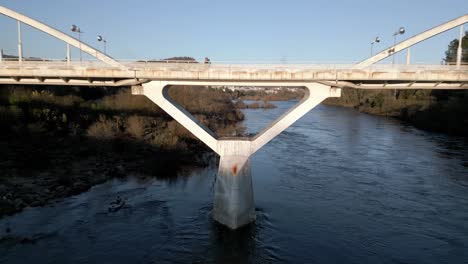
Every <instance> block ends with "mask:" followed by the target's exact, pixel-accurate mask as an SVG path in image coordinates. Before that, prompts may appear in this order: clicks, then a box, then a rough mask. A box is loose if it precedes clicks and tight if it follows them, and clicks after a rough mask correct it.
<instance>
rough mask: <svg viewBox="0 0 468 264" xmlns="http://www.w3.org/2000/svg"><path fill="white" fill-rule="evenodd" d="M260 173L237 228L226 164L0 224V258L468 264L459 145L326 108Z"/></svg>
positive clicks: (250, 120)
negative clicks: (216, 207)
mask: <svg viewBox="0 0 468 264" xmlns="http://www.w3.org/2000/svg"><path fill="white" fill-rule="evenodd" d="M275 104H276V105H277V106H278V108H276V109H268V110H262V109H257V110H252V109H249V110H245V114H246V121H245V126H246V127H247V130H248V131H249V132H252V133H253V132H257V131H259V130H260V129H261V128H263V127H264V126H266V124H268V123H269V122H270V121H271V120H273V119H274V118H275V117H277V116H279V115H280V114H281V113H283V112H284V111H285V110H286V109H288V108H290V107H291V106H292V105H293V104H294V102H291V101H290V102H275ZM251 166H252V177H253V184H254V191H255V193H254V195H255V203H256V208H257V221H256V222H255V223H254V224H251V225H249V226H247V227H244V228H242V229H240V230H237V231H230V230H228V229H226V228H224V227H222V226H220V225H219V224H217V223H215V222H214V221H213V220H212V219H211V215H210V211H211V208H212V205H213V203H212V196H213V186H214V180H215V175H216V169H217V168H216V166H215V165H213V166H210V167H208V168H206V169H200V170H196V171H193V172H191V173H190V174H189V175H179V177H176V178H174V180H171V181H167V180H157V179H155V178H153V177H149V178H142V177H132V176H131V175H130V177H128V178H127V179H124V180H112V181H109V182H107V183H105V184H102V185H98V186H95V187H93V188H92V189H91V190H90V191H88V192H86V193H83V194H81V195H77V196H74V197H70V198H67V199H64V200H60V201H57V202H55V203H53V204H51V205H49V206H46V207H43V208H28V209H26V210H24V211H23V212H21V213H19V214H16V215H14V216H11V217H4V218H3V219H0V263H468V143H467V141H466V140H464V139H462V138H456V137H449V136H445V135H440V134H434V133H429V132H423V131H420V130H418V129H415V128H412V127H411V126H406V125H404V124H401V123H400V122H398V121H395V120H392V119H387V118H383V117H375V116H370V115H366V114H361V113H358V112H356V111H355V110H352V109H346V108H340V107H332V106H325V105H320V106H319V107H317V108H316V109H314V110H312V111H311V112H310V113H309V114H307V115H306V116H305V117H303V118H302V119H301V120H299V121H298V122H297V123H296V124H295V125H293V126H292V127H290V128H289V129H287V130H286V131H285V132H284V133H282V134H281V135H280V136H279V137H277V138H276V139H274V140H273V141H272V142H270V143H269V144H267V145H266V146H265V147H264V148H263V149H261V150H260V151H259V152H258V153H256V154H255V155H254V156H253V157H252V162H251ZM117 195H120V196H122V197H123V198H124V199H125V200H126V201H127V205H126V206H125V207H124V208H123V209H121V210H120V211H118V212H115V213H109V212H108V211H107V208H108V205H109V202H111V201H112V200H113V199H115V197H116V196H117ZM7 227H9V228H11V231H10V232H9V233H7V232H6V228H7ZM1 237H3V238H1Z"/></svg>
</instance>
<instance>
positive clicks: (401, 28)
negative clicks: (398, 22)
mask: <svg viewBox="0 0 468 264" xmlns="http://www.w3.org/2000/svg"><path fill="white" fill-rule="evenodd" d="M405 31H406V30H405V28H404V27H400V29H399V30H398V34H400V35H403V34H405Z"/></svg>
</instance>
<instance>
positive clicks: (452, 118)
mask: <svg viewBox="0 0 468 264" xmlns="http://www.w3.org/2000/svg"><path fill="white" fill-rule="evenodd" d="M324 103H325V104H328V105H337V106H344V107H353V108H355V109H357V110H358V111H360V112H363V113H368V114H373V115H380V116H388V117H394V118H397V119H400V120H402V121H404V122H407V123H408V124H411V125H413V126H415V127H417V128H420V129H424V130H428V131H433V132H439V133H445V134H449V135H456V136H464V137H468V92H467V91H438V90H401V91H396V93H395V91H393V90H357V89H343V90H342V95H341V98H329V99H327V100H325V101H324Z"/></svg>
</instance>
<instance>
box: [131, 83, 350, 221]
mask: <svg viewBox="0 0 468 264" xmlns="http://www.w3.org/2000/svg"><path fill="white" fill-rule="evenodd" d="M169 84H173V85H193V86H197V85H198V86H200V85H236V84H237V85H246V86H255V85H257V86H286V87H287V86H302V87H305V88H306V89H305V91H306V95H305V97H304V98H303V99H302V100H301V101H300V102H299V103H298V104H297V105H296V106H294V107H293V108H292V109H290V110H289V111H288V112H286V113H285V114H283V115H282V116H281V117H280V118H278V119H277V120H276V121H275V122H273V123H272V124H271V125H270V126H269V127H267V128H265V129H264V130H263V131H261V132H260V133H259V134H258V135H257V136H255V137H254V138H236V139H223V138H218V137H217V136H216V134H215V133H213V132H211V131H210V130H209V129H208V128H206V127H205V126H203V124H202V123H200V122H199V121H198V120H197V119H196V118H194V117H193V116H192V115H191V114H190V113H188V112H187V111H186V110H185V109H183V108H182V107H181V106H179V105H178V104H177V103H176V102H175V101H173V100H172V99H171V98H170V97H169V95H168V90H167V89H168V85H169ZM132 94H136V95H138V94H141V95H145V96H147V97H148V98H149V99H150V100H152V101H153V102H154V103H156V104H157V105H158V106H159V107H160V108H161V109H163V110H164V111H165V112H166V113H168V114H169V115H170V116H172V117H173V118H174V119H175V120H176V121H177V122H179V124H181V125H183V126H184V127H185V128H186V129H187V130H189V131H190V132H191V133H192V134H193V135H195V136H196V137H197V138H198V139H200V140H201V141H202V142H203V143H205V144H206V145H207V146H208V147H210V148H211V149H212V150H213V151H215V152H216V153H218V155H220V157H221V159H220V162H219V168H218V175H217V176H216V185H215V193H214V204H213V218H214V219H215V220H216V221H218V222H219V223H221V224H223V225H226V226H228V227H229V228H231V229H236V228H239V227H241V226H243V225H246V224H248V223H250V222H252V221H254V220H255V204H254V195H253V186H252V177H251V173H250V161H249V158H250V156H251V155H252V154H253V153H255V152H256V151H257V150H259V149H260V148H262V147H263V146H264V145H265V144H267V143H268V142H269V141H271V140H272V139H274V138H275V137H276V136H277V135H279V134H280V133H281V132H283V131H284V130H285V129H286V128H288V127H289V126H290V125H292V124H293V123H294V122H296V121H297V120H298V119H299V118H301V117H302V116H304V115H305V114H307V113H308V112H309V111H310V110H312V109H313V108H314V107H315V106H317V105H318V104H320V103H321V102H322V101H323V100H325V99H326V98H328V97H339V96H340V95H341V89H339V88H331V87H330V86H328V85H324V84H320V83H304V84H297V83H276V84H275V83H261V84H259V83H232V82H231V83H230V82H196V81H195V82H190V81H187V82H184V81H172V82H170V83H169V82H165V81H151V82H149V83H145V84H143V85H142V86H133V87H132Z"/></svg>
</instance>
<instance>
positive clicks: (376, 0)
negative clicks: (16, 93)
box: [0, 0, 468, 64]
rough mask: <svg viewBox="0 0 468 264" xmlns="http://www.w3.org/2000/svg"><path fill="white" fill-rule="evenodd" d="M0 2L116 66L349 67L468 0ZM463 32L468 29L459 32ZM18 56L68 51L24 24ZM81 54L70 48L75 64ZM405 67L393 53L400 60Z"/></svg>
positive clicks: (8, 43)
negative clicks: (78, 39) (167, 61)
mask: <svg viewBox="0 0 468 264" xmlns="http://www.w3.org/2000/svg"><path fill="white" fill-rule="evenodd" d="M0 5H3V6H5V7H7V8H10V9H13V10H15V11H17V12H20V13H23V14H25V15H27V16H30V17H32V18H35V19H37V20H40V21H42V22H45V23H46V24H48V25H51V26H52V27H54V28H57V29H59V30H61V31H64V32H66V33H71V32H70V30H69V28H70V25H71V24H77V25H78V26H80V28H81V29H82V30H83V31H84V32H85V33H84V34H83V35H82V40H83V41H84V42H86V43H88V44H90V45H92V46H95V47H100V48H101V47H102V45H101V44H100V43H98V42H97V41H96V36H97V35H98V34H102V35H104V36H105V38H107V40H108V53H109V54H110V55H111V56H113V57H115V58H118V59H160V58H167V57H171V56H192V57H195V58H196V59H199V60H201V59H202V58H204V57H205V56H208V57H210V58H211V59H212V60H213V61H236V62H278V63H279V62H288V63H292V62H297V61H308V62H325V63H327V62H328V63H334V62H337V63H350V62H356V61H359V60H362V59H365V58H366V57H368V56H369V55H370V54H369V53H370V42H371V41H372V39H373V38H374V37H375V36H380V38H381V39H382V42H381V43H380V44H379V45H377V46H375V50H380V49H383V48H385V47H387V46H390V45H391V44H392V43H393V37H392V34H393V32H395V31H396V30H397V29H398V28H399V27H400V26H405V27H406V30H407V32H406V34H405V35H404V36H403V37H402V38H399V39H403V38H407V37H410V36H412V35H415V34H417V33H419V32H421V31H424V30H426V29H429V28H431V27H433V26H436V25H439V24H441V23H443V22H446V21H448V20H451V19H453V18H456V17H458V16H461V15H463V14H465V13H468V1H467V0H392V1H383V0H318V1H313V0H309V1H306V0H304V1H300V0H289V1H284V0H283V1H279V0H278V1H277V0H268V1H267V0H250V1H244V0H235V1H234V0H232V1H223V0H165V1H159V0H151V1H150V0H146V1H143V0H132V1H128V0H94V1H91V0H79V1H76V0H75V1H71V0H40V1H39V0H8V1H6V0H0ZM465 28H466V30H468V25H465ZM458 32H459V30H458V29H454V30H451V31H449V32H446V33H444V34H442V35H439V36H437V37H435V38H433V39H430V40H428V41H426V42H424V43H421V44H418V45H417V46H415V47H414V48H413V49H412V50H411V53H412V59H413V61H414V62H421V63H423V62H424V63H436V64H438V63H440V61H441V58H442V57H443V56H444V51H445V50H446V48H447V45H448V42H450V40H452V39H454V38H457V37H458ZM16 38H17V37H16V23H15V21H13V20H12V19H10V18H7V17H4V16H0V48H3V49H4V51H5V53H8V54H16V49H17V48H16V47H17V46H16V45H17V44H16ZM23 42H24V55H25V56H37V57H47V58H60V59H63V58H64V57H65V50H66V49H65V44H64V43H63V42H60V41H58V40H56V39H53V38H52V37H48V36H47V35H45V34H44V33H41V32H38V31H37V30H35V29H32V28H29V27H27V26H24V27H23ZM77 56H78V52H77V51H76V50H73V57H75V58H76V57H77ZM403 61H404V54H399V56H398V57H397V62H403Z"/></svg>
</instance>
